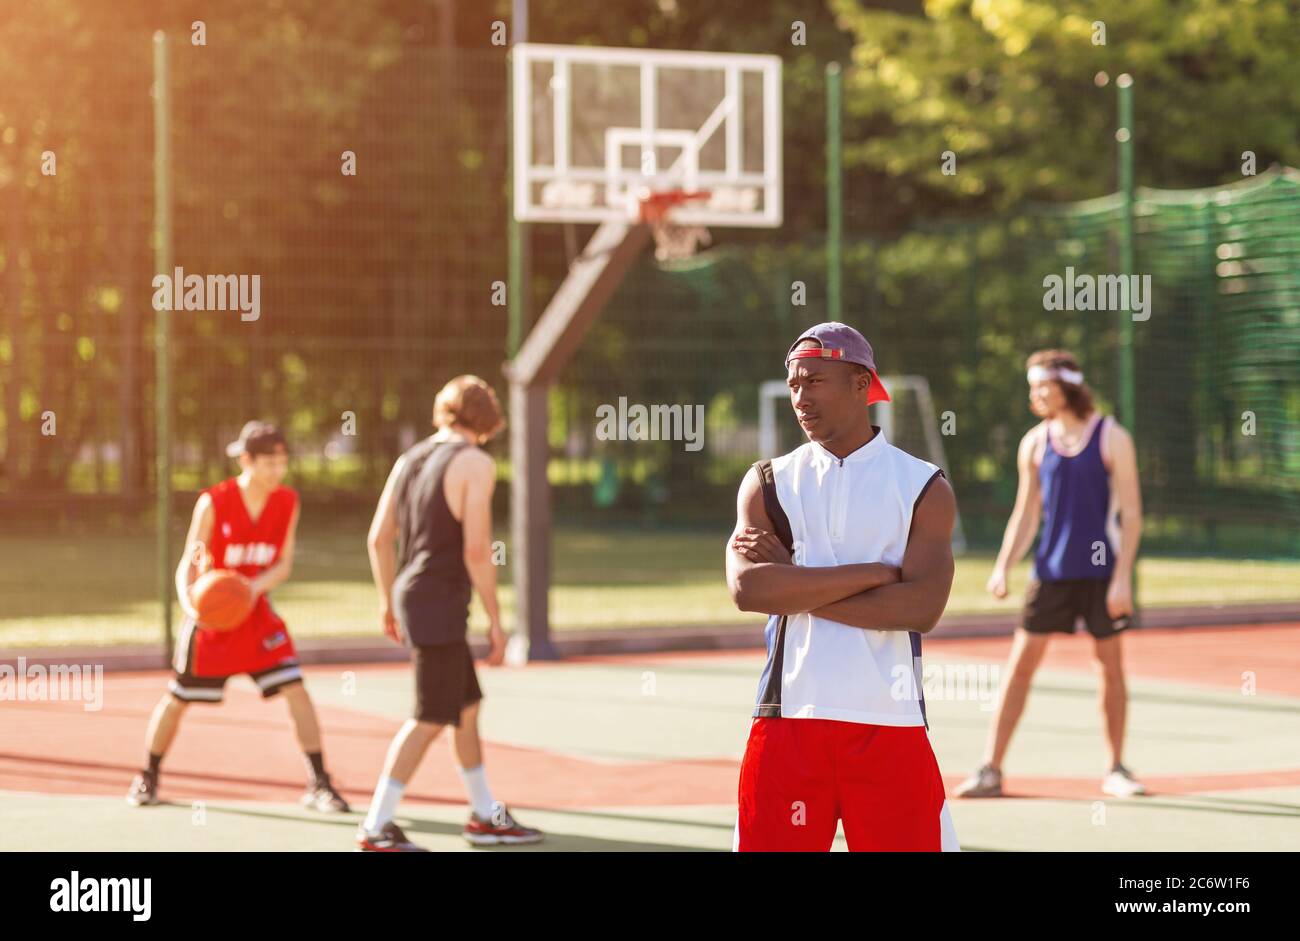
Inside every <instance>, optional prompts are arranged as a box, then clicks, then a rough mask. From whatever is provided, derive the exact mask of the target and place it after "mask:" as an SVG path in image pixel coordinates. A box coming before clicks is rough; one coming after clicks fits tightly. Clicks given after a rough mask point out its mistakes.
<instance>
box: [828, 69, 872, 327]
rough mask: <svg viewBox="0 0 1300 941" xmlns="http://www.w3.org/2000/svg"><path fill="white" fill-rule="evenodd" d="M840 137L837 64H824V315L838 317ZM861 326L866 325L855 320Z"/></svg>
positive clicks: (840, 307) (840, 303)
mask: <svg viewBox="0 0 1300 941" xmlns="http://www.w3.org/2000/svg"><path fill="white" fill-rule="evenodd" d="M842 147H843V141H842V140H841V137H840V64H839V63H838V62H832V63H830V64H829V65H827V66H826V319H827V320H841V319H843V318H842V316H841V314H842V312H843V300H842V297H843V295H842V293H841V281H840V278H841V276H842V273H843V252H844V246H843V216H844V203H843V194H842V187H843V175H844V165H843V152H842ZM858 327H859V328H860V329H867V328H866V327H865V326H864V325H863V324H858Z"/></svg>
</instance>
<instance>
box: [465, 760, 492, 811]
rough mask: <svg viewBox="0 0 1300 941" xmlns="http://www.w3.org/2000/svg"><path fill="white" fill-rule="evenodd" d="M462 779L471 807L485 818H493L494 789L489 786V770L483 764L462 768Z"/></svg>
mask: <svg viewBox="0 0 1300 941" xmlns="http://www.w3.org/2000/svg"><path fill="white" fill-rule="evenodd" d="M460 779H461V780H462V781H464V782H465V791H466V793H468V794H469V806H470V808H471V809H472V810H473V811H474V813H476V814H478V815H479V816H480V817H482V818H483V819H484V820H490V819H492V804H493V800H492V789H491V788H489V787H488V783H487V771H485V770H484V768H483V766H482V765H479V766H478V767H477V768H461V769H460Z"/></svg>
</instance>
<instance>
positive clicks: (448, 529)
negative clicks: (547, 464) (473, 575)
mask: <svg viewBox="0 0 1300 941" xmlns="http://www.w3.org/2000/svg"><path fill="white" fill-rule="evenodd" d="M467 447H472V445H471V444H470V443H469V442H467V441H465V440H463V439H457V438H450V439H444V440H439V439H437V438H426V439H425V440H424V441H421V442H420V443H419V444H417V445H415V446H414V447H412V448H411V449H410V450H408V451H407V452H406V454H404V455H403V463H404V464H405V467H404V468H403V470H402V475H401V477H400V479H399V480H398V483H397V488H396V492H395V493H394V499H395V501H396V505H397V529H398V539H399V542H400V545H401V549H400V554H399V556H398V566H399V571H398V573H397V577H396V578H395V579H394V580H393V608H394V611H395V612H396V614H397V621H398V624H399V626H400V627H401V628H402V630H403V633H404V635H405V640H406V644H407V646H408V647H425V646H431V645H434V644H450V643H454V642H456V641H460V640H464V638H465V631H466V628H467V626H468V623H469V600H470V589H471V584H470V578H469V572H468V570H467V569H466V568H465V560H464V552H465V543H464V528H463V527H462V525H461V523H460V521H459V520H457V519H456V518H455V517H454V516H453V515H452V513H451V508H450V507H448V506H447V497H446V493H445V492H444V489H443V483H444V480H445V478H446V475H447V467H448V466H449V465H450V464H451V461H452V459H453V458H454V457H455V456H456V455H457V454H459V453H460V452H461V451H462V450H464V449H465V448H467Z"/></svg>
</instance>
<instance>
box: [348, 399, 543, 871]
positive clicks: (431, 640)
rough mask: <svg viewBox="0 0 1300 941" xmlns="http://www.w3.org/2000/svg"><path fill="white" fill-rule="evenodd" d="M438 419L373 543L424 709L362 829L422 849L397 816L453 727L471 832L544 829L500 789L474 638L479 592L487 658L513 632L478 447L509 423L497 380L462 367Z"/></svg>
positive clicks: (395, 848)
mask: <svg viewBox="0 0 1300 941" xmlns="http://www.w3.org/2000/svg"><path fill="white" fill-rule="evenodd" d="M433 423H434V425H435V427H437V428H438V429H439V431H438V433H437V434H436V435H434V436H433V437H431V438H426V439H425V440H424V441H421V442H419V443H418V444H416V445H415V446H414V447H412V448H409V449H408V450H407V451H406V453H405V454H403V455H402V456H401V457H400V458H399V459H398V461H397V463H396V464H395V465H394V466H393V471H392V473H391V474H390V475H389V477H388V483H387V484H386V485H385V487H384V493H383V495H382V496H381V497H380V498H379V506H378V508H377V509H376V510H375V518H374V521H373V522H372V524H371V527H370V535H369V538H368V540H367V542H368V545H369V549H370V565H371V569H372V570H373V573H374V577H375V585H376V586H377V587H378V589H379V597H380V618H381V621H382V623H383V629H384V633H385V634H387V635H388V636H389V637H390V638H391V639H392V640H394V641H396V642H398V643H404V644H406V646H408V647H410V648H411V650H412V654H411V661H412V663H413V665H414V666H415V714H414V715H413V716H412V717H411V718H410V719H408V720H407V721H406V723H405V724H404V725H403V726H402V728H401V730H400V731H399V732H398V733H397V736H396V737H395V738H394V739H393V743H392V745H391V746H390V748H389V750H388V757H387V758H386V759H385V762H384V770H383V772H382V773H381V774H380V777H379V783H378V785H377V786H376V787H375V796H374V799H373V800H372V801H371V804H370V810H369V812H368V813H367V815H366V819H365V821H364V822H363V823H362V825H361V828H360V830H359V831H358V833H357V843H358V845H359V847H360V849H362V850H366V851H373V852H419V851H421V850H420V847H418V846H416V845H415V844H414V843H412V842H411V841H410V840H408V839H407V838H406V835H405V834H404V833H402V831H401V828H400V827H398V826H397V824H396V823H394V822H393V816H394V815H395V814H396V812H397V804H398V802H399V801H400V800H401V797H402V793H403V791H404V790H405V787H406V782H407V781H409V780H410V778H411V775H413V774H414V773H415V770H416V768H418V767H419V764H420V760H421V759H422V758H423V757H424V753H425V751H426V750H428V747H429V745H431V744H432V743H433V740H434V739H435V738H437V737H438V734H439V733H440V732H441V731H442V729H443V727H444V726H447V725H450V726H452V727H453V728H454V733H453V734H454V736H455V739H456V741H455V744H456V747H455V749H454V750H453V753H454V754H455V755H456V758H457V761H458V762H464V763H465V764H470V763H473V767H462V768H461V769H460V774H461V779H462V781H463V782H464V784H465V790H466V792H467V793H468V795H469V798H470V818H469V822H468V823H466V825H465V829H464V831H463V835H464V837H465V839H466V840H468V841H469V842H470V843H472V844H474V845H476V846H482V845H492V844H501V843H504V844H513V843H536V842H538V841H539V840H540V839H541V838H542V835H541V833H540V831H538V830H534V829H532V828H530V827H524V826H521V825H520V824H519V823H517V822H516V821H515V820H514V818H513V817H512V816H511V815H510V811H509V809H508V808H507V807H506V805H505V804H503V803H502V802H500V801H497V800H493V798H492V792H491V790H490V789H489V787H488V784H487V776H486V773H485V771H484V768H483V764H482V746H481V743H480V742H479V738H478V709H479V702H480V700H481V699H482V697H483V692H482V690H481V689H480V687H479V684H478V676H477V674H476V673H475V671H474V657H473V654H472V653H471V652H470V648H469V644H468V642H467V640H466V636H465V635H466V628H467V625H468V621H469V601H470V594H471V592H472V591H475V590H477V592H478V594H479V598H480V599H481V600H482V602H483V607H484V610H485V611H486V612H487V615H488V619H489V621H490V622H491V624H490V627H489V631H488V638H489V641H490V642H491V651H490V653H489V654H488V664H489V665H492V666H496V665H498V664H500V663H502V662H503V661H504V658H505V643H506V637H505V632H504V631H503V630H502V628H501V617H500V608H499V605H498V604H497V597H496V570H495V568H494V567H493V564H492V563H493V559H492V550H491V538H492V502H491V499H492V490H493V487H494V485H495V481H496V466H495V463H494V462H493V460H492V458H491V457H490V456H489V455H488V454H487V453H486V452H485V451H483V450H482V449H481V447H479V446H480V445H483V444H485V443H486V442H487V441H488V440H489V439H491V438H492V437H493V436H494V435H496V434H497V433H498V432H499V431H500V430H501V429H502V428H503V427H505V421H504V420H503V419H502V417H501V409H500V406H499V405H498V404H497V399H496V394H495V393H494V392H493V391H492V387H491V386H489V385H488V384H487V383H486V382H484V381H483V380H482V379H479V378H477V377H476V376H459V377H457V378H456V379H453V380H452V381H451V382H449V383H447V385H446V386H444V387H443V390H442V391H441V392H439V393H438V397H437V400H436V401H435V402H434V421H433ZM457 513H459V518H457ZM398 544H400V551H398V550H397V546H398Z"/></svg>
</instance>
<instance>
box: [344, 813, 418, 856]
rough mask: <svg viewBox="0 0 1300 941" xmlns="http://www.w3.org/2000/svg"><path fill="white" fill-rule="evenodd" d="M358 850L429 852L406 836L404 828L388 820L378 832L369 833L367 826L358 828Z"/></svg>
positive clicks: (363, 851)
mask: <svg viewBox="0 0 1300 941" xmlns="http://www.w3.org/2000/svg"><path fill="white" fill-rule="evenodd" d="M357 850H358V852H362V853H427V852H429V851H428V850H427V849H425V848H424V847H423V846H416V845H415V844H414V843H412V842H411V841H410V840H408V839H407V838H406V834H405V833H403V832H402V828H401V827H399V826H398V825H397V824H395V823H393V821H391V820H390V821H388V823H386V824H384V826H383V828H382V829H381V830H380V831H379V832H378V833H367V832H366V828H365V827H358V828H357Z"/></svg>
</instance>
